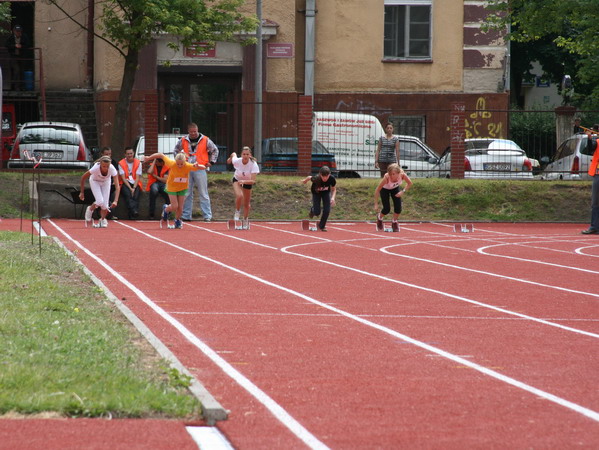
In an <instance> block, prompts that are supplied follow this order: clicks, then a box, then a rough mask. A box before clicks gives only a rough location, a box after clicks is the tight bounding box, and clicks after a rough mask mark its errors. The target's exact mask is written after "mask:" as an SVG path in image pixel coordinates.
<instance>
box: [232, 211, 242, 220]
mask: <svg viewBox="0 0 599 450" xmlns="http://www.w3.org/2000/svg"><path fill="white" fill-rule="evenodd" d="M240 212H241V211H239V210H237V211H235V214H233V220H234V221H235V222H237V221H238V220H239V213H240Z"/></svg>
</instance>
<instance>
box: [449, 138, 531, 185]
mask: <svg viewBox="0 0 599 450" xmlns="http://www.w3.org/2000/svg"><path fill="white" fill-rule="evenodd" d="M465 143H466V150H465V155H464V178H484V179H530V180H532V179H533V172H532V168H533V161H532V160H531V159H530V158H528V156H526V152H525V151H524V150H522V149H521V148H520V146H519V145H518V144H516V143H515V142H514V141H510V140H508V139H486V138H473V139H466V140H465ZM439 176H441V177H445V178H449V177H450V176H451V152H450V151H446V152H445V154H444V155H443V156H442V157H441V160H440V161H439Z"/></svg>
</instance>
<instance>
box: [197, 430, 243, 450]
mask: <svg viewBox="0 0 599 450" xmlns="http://www.w3.org/2000/svg"><path fill="white" fill-rule="evenodd" d="M185 429H186V430H187V432H188V433H189V434H190V435H191V437H192V439H193V440H194V442H195V443H196V444H198V447H199V448H200V450H233V449H234V447H233V446H232V445H231V444H230V443H229V441H228V440H227V438H226V437H225V436H223V434H222V433H221V432H220V431H219V430H218V428H215V427H191V426H187V427H185Z"/></svg>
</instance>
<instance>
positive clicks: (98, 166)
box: [79, 156, 121, 228]
mask: <svg viewBox="0 0 599 450" xmlns="http://www.w3.org/2000/svg"><path fill="white" fill-rule="evenodd" d="M88 178H89V187H90V188H91V190H92V193H93V194H94V202H93V203H92V204H91V205H90V206H88V207H87V209H86V210H85V223H86V225H87V222H91V220H92V218H93V214H94V210H95V209H96V208H100V222H99V224H98V226H99V227H101V228H106V227H107V226H108V220H106V215H107V214H108V210H109V206H108V202H109V201H110V200H109V199H110V179H111V178H112V182H113V183H114V200H113V201H112V204H111V205H110V208H114V207H115V206H116V205H117V203H118V202H119V194H120V193H121V188H120V186H119V173H118V171H117V170H116V169H115V167H114V166H113V165H112V164H111V159H110V157H108V156H102V157H101V158H100V159H98V160H97V161H96V163H95V164H94V165H93V166H92V168H91V169H89V170H88V171H87V172H85V173H84V174H83V175H82V176H81V190H80V191H79V199H80V200H81V201H83V200H84V199H85V192H84V188H85V180H87V179H88Z"/></svg>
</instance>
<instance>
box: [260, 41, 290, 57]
mask: <svg viewBox="0 0 599 450" xmlns="http://www.w3.org/2000/svg"><path fill="white" fill-rule="evenodd" d="M266 57H267V58H293V44H266Z"/></svg>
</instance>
